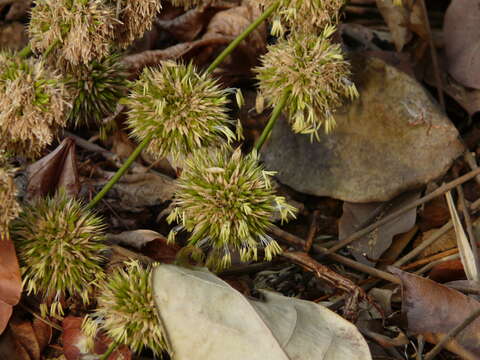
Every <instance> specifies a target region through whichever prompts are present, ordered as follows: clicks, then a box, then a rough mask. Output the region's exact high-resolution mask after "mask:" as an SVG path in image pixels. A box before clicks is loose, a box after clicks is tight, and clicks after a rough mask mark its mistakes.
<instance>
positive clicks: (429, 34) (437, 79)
mask: <svg viewBox="0 0 480 360" xmlns="http://www.w3.org/2000/svg"><path fill="white" fill-rule="evenodd" d="M420 5H421V6H422V12H423V19H424V21H425V27H426V31H427V37H428V39H427V40H428V45H429V47H430V55H431V57H432V63H433V71H434V74H435V82H436V83H437V92H438V100H439V102H440V106H441V107H442V110H443V111H444V112H445V97H444V95H443V85H442V78H441V76H440V67H439V66H438V58H437V50H436V49H435V44H434V43H433V36H432V29H431V27H430V20H429V19H428V11H427V6H426V5H425V0H420Z"/></svg>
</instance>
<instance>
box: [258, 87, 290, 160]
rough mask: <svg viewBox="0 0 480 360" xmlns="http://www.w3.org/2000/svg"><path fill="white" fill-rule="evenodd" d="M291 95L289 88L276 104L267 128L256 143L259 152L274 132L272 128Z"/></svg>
mask: <svg viewBox="0 0 480 360" xmlns="http://www.w3.org/2000/svg"><path fill="white" fill-rule="evenodd" d="M289 95H290V89H287V90H285V91H284V92H283V95H282V98H281V99H280V102H279V103H278V104H277V106H275V108H274V109H273V112H272V115H271V116H270V119H269V120H268V123H267V126H265V129H263V132H262V135H260V138H259V139H258V141H257V143H256V144H255V147H254V149H255V150H256V151H257V152H258V151H260V149H261V148H262V146H263V144H264V143H265V141H266V140H267V138H268V136H269V135H270V133H271V132H272V129H273V127H274V125H275V124H276V122H277V120H278V118H279V117H280V115H281V114H282V111H283V108H284V107H285V104H286V103H287V99H288V96H289Z"/></svg>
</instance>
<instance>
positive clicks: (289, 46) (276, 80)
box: [255, 26, 358, 139]
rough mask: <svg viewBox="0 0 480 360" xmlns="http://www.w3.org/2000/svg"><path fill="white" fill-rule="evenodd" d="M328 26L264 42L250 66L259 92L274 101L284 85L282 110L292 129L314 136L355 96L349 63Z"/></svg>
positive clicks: (328, 127) (327, 128)
mask: <svg viewBox="0 0 480 360" xmlns="http://www.w3.org/2000/svg"><path fill="white" fill-rule="evenodd" d="M334 31H335V28H334V27H333V26H327V27H326V28H325V29H324V31H323V34H322V35H321V36H317V35H314V34H295V35H294V34H292V36H290V37H289V38H288V39H283V40H280V41H279V42H278V43H277V44H275V45H272V46H270V47H269V48H268V52H267V53H266V54H265V55H264V56H263V57H262V59H261V61H262V65H261V66H260V67H258V68H256V69H255V71H256V73H257V79H258V80H259V94H260V97H261V98H264V99H265V100H266V101H267V103H268V104H269V105H270V106H272V107H274V106H276V105H277V104H278V102H279V101H280V99H281V98H282V97H283V94H284V92H285V91H289V95H288V98H287V103H286V106H285V108H284V112H285V113H286V114H287V115H288V120H289V122H290V124H291V126H292V129H293V131H294V132H296V133H301V134H310V135H311V136H312V137H313V136H315V137H317V139H318V131H319V130H320V129H321V128H322V127H323V128H324V130H325V131H326V132H327V133H328V132H329V131H331V130H332V129H333V128H334V126H335V118H334V113H335V111H336V109H337V108H339V107H340V106H342V105H343V104H344V102H345V101H346V100H352V99H354V98H356V97H358V92H357V89H356V87H355V84H354V83H353V82H352V81H351V80H350V77H351V71H350V64H349V63H348V61H347V60H345V58H344V56H343V54H342V49H341V46H340V45H339V44H333V43H332V42H331V40H330V36H331V35H332V34H333V33H334Z"/></svg>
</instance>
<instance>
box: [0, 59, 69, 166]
mask: <svg viewBox="0 0 480 360" xmlns="http://www.w3.org/2000/svg"><path fill="white" fill-rule="evenodd" d="M0 69H1V70H0V149H4V150H6V151H9V152H12V153H14V154H16V155H21V156H25V157H27V158H35V157H36V156H38V155H39V154H40V153H41V151H42V150H43V149H44V148H45V147H46V146H47V145H49V144H50V143H51V142H52V141H53V139H54V137H55V134H56V132H57V130H58V129H59V128H60V127H63V126H65V123H66V116H65V114H64V112H65V108H66V103H65V101H64V96H65V95H64V94H65V90H64V86H63V84H62V82H61V78H60V77H59V76H58V75H56V74H54V73H52V72H51V71H49V70H47V69H46V67H45V64H44V63H43V62H42V61H40V60H36V59H27V60H22V59H20V58H18V57H16V56H15V55H13V54H10V53H0Z"/></svg>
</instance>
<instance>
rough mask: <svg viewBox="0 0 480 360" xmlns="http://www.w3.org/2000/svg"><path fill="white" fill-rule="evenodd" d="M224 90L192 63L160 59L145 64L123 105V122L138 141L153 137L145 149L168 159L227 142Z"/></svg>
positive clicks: (229, 137) (227, 125)
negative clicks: (154, 64)
mask: <svg viewBox="0 0 480 360" xmlns="http://www.w3.org/2000/svg"><path fill="white" fill-rule="evenodd" d="M228 92H229V90H228V89H227V90H225V89H222V88H221V87H220V86H219V84H218V83H217V82H216V81H215V80H214V79H213V78H212V77H211V76H209V75H208V74H205V73H199V72H197V71H196V69H195V68H194V67H193V65H191V64H190V65H182V64H176V63H174V62H171V61H166V62H162V64H161V67H160V68H158V69H148V68H146V69H145V70H144V71H143V73H142V74H141V76H140V78H139V80H138V81H137V82H135V83H134V85H133V88H132V91H131V94H130V96H129V97H128V98H127V100H126V101H125V103H126V104H127V106H128V107H129V108H130V111H129V114H128V115H129V117H128V121H127V123H128V126H129V128H130V129H131V132H132V135H133V136H134V137H135V138H136V139H137V140H138V141H143V140H144V139H145V138H147V137H150V136H153V139H152V140H151V141H150V144H149V145H148V148H147V150H148V151H149V152H150V153H151V154H152V155H153V156H154V157H156V158H162V157H165V156H167V155H171V156H172V157H173V159H177V158H181V157H182V156H185V155H188V154H189V153H191V152H193V151H195V150H197V149H200V148H202V147H207V146H211V145H216V144H218V143H221V142H222V141H225V140H224V139H223V138H225V139H226V140H227V141H230V140H232V139H233V138H234V137H235V134H234V133H233V132H232V130H231V129H230V128H229V125H231V121H230V120H229V117H228V114H227V111H228V109H227V104H228V99H227V96H228Z"/></svg>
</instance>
